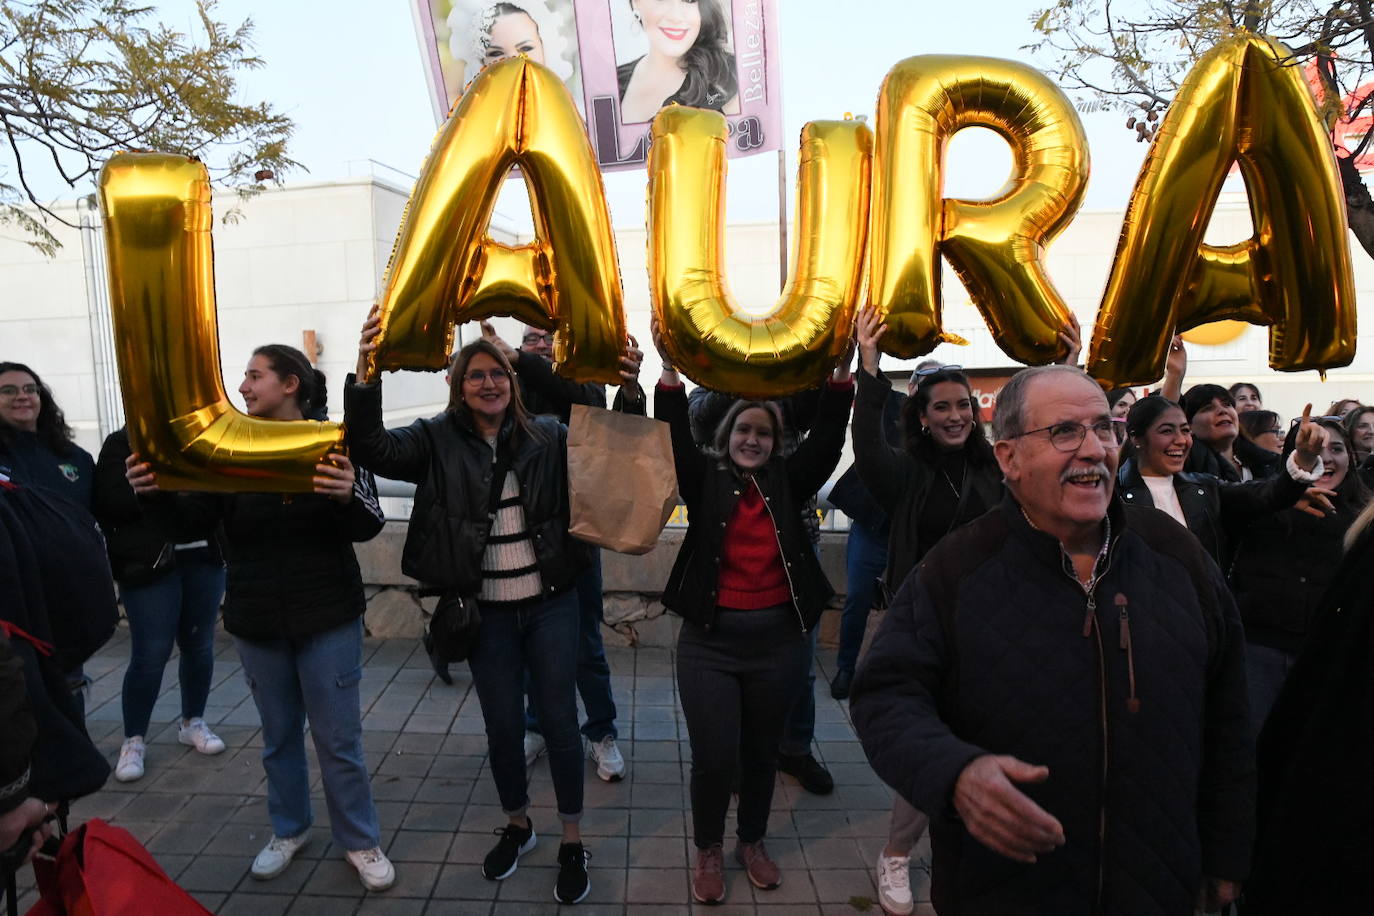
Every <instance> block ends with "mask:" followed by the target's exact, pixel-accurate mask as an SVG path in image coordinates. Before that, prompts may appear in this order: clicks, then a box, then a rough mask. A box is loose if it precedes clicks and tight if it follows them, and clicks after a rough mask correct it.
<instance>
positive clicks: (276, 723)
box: [238, 618, 381, 852]
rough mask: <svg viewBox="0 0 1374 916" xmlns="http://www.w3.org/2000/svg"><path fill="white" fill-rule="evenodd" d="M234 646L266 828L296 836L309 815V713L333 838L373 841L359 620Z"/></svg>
mask: <svg viewBox="0 0 1374 916" xmlns="http://www.w3.org/2000/svg"><path fill="white" fill-rule="evenodd" d="M238 647H239V658H240V659H241V660H242V661H243V673H244V676H245V677H247V679H248V686H249V687H250V688H251V689H252V691H253V702H255V703H256V704H257V706H258V716H259V717H260V718H261V719H262V745H263V747H262V767H263V769H264V770H266V771H267V811H268V813H269V815H270V816H271V818H272V832H273V833H274V834H276V835H277V836H279V837H294V836H299V835H300V834H302V833H304V832H305V831H306V830H307V829H308V828H309V827H310V824H311V822H312V821H313V816H312V815H311V811H310V769H309V766H308V765H307V763H306V759H305V723H306V721H307V720H308V721H309V722H310V737H311V738H312V739H313V740H314V742H315V751H316V753H317V755H318V757H319V761H320V775H321V776H322V777H323V781H324V800H325V804H326V805H327V806H328V807H329V826H330V829H331V831H332V832H333V834H334V842H335V843H337V844H338V845H339V846H341V847H343V848H344V849H345V850H347V851H350V852H352V851H355V850H359V849H371V848H372V847H374V846H377V845H379V843H380V840H381V831H380V829H379V828H378V826H377V806H376V805H375V804H373V802H372V784H371V782H370V781H369V779H368V772H367V764H366V762H365V761H364V760H363V720H362V710H361V704H360V701H359V696H358V682H359V681H360V680H361V679H362V676H363V622H362V619H361V618H359V619H357V620H351V621H349V622H348V623H345V624H343V625H341V626H337V627H334V628H333V629H332V630H325V631H324V632H323V633H315V634H312V635H310V636H304V637H301V638H298V639H270V640H264V641H258V640H249V639H242V638H240V639H239V640H238Z"/></svg>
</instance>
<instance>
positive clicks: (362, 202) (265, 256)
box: [0, 176, 1374, 450]
mask: <svg viewBox="0 0 1374 916" xmlns="http://www.w3.org/2000/svg"><path fill="white" fill-rule="evenodd" d="M406 194H407V190H406V189H403V188H401V187H399V186H397V185H394V184H390V183H387V182H384V181H382V180H379V179H377V178H375V177H371V176H369V177H364V178H357V179H349V180H345V181H338V182H329V183H320V184H305V185H295V186H292V187H289V188H286V189H282V190H274V191H268V192H265V193H263V194H261V195H260V196H258V197H256V198H253V199H252V200H249V201H247V202H244V203H240V204H238V207H239V209H240V210H241V214H240V218H239V219H237V221H235V222H232V223H229V224H222V223H218V222H217V223H216V226H215V230H214V243H215V284H216V291H217V299H218V314H219V323H220V354H221V363H222V370H223V373H224V377H225V384H226V387H227V389H228V390H229V392H230V396H231V400H233V401H235V402H236V403H237V395H236V394H235V391H236V389H237V387H238V383H239V379H240V378H241V375H242V371H243V370H242V367H243V365H244V363H245V362H246V361H247V358H248V355H249V353H250V352H251V350H252V348H253V347H255V346H257V345H259V344H263V343H269V342H284V343H291V344H293V345H297V346H299V345H300V344H301V339H302V332H304V331H306V330H314V331H315V332H316V334H317V339H318V341H319V342H320V344H321V347H322V349H321V354H320V368H321V369H323V370H324V371H325V373H326V374H327V375H328V377H329V380H330V385H329V387H330V394H331V397H330V405H331V408H332V410H331V413H332V414H333V415H335V416H336V417H337V416H338V415H339V412H340V409H341V407H342V403H341V401H342V399H341V396H340V391H341V387H342V383H343V378H344V375H345V374H346V373H347V372H349V371H351V369H352V368H353V365H354V362H355V359H356V349H355V346H356V341H357V332H358V327H359V326H360V324H361V323H362V319H363V316H364V315H365V314H366V313H367V310H368V308H369V307H370V306H371V304H372V302H373V300H374V298H375V296H376V294H377V292H378V290H379V289H380V286H381V282H382V277H383V273H384V271H385V268H386V264H387V261H388V259H389V257H390V254H391V248H392V242H393V239H394V236H395V233H396V231H397V228H398V227H399V224H400V220H401V216H402V213H403V210H404V207H405V202H406ZM233 203H234V201H233V199H232V198H231V197H227V196H225V195H221V196H220V197H219V198H217V200H216V210H217V212H222V211H223V210H226V209H228V208H229V207H230V205H231V204H233ZM502 206H503V207H509V206H510V205H509V204H507V203H505V202H504V201H503V203H502ZM62 213H63V214H64V215H65V216H67V217H69V218H70V219H72V220H73V221H74V222H75V221H77V218H78V216H79V215H80V211H78V209H77V207H76V205H70V206H68V207H66V208H64V209H63V210H62ZM1121 220H1122V215H1121V214H1120V213H1116V212H1103V211H1097V212H1084V213H1080V214H1079V216H1078V218H1077V219H1076V220H1074V222H1073V223H1072V224H1071V225H1070V226H1069V227H1068V228H1067V229H1066V230H1065V232H1064V233H1063V235H1062V236H1061V237H1060V238H1059V239H1058V240H1056V242H1055V243H1054V245H1053V246H1052V247H1051V248H1050V252H1049V256H1048V264H1049V272H1050V275H1051V277H1052V278H1053V280H1054V282H1055V283H1056V284H1057V286H1058V287H1059V289H1060V291H1061V292H1062V293H1063V295H1064V296H1065V299H1066V300H1067V302H1068V303H1069V305H1070V307H1071V308H1072V309H1073V310H1074V312H1075V313H1076V314H1077V315H1078V317H1079V320H1080V322H1082V324H1083V325H1084V327H1085V335H1086V333H1087V329H1088V328H1090V327H1091V323H1092V320H1093V318H1094V316H1095V315H1096V312H1097V306H1098V301H1099V299H1100V297H1101V294H1102V290H1103V288H1104V286H1105V284H1106V279H1107V274H1108V271H1109V269H1110V266H1111V259H1112V256H1113V254H1114V248H1115V245H1116V240H1117V237H1118V235H1119V233H1120V230H1121ZM511 225H512V224H511V223H510V222H509V221H508V220H506V219H505V218H504V217H498V220H497V225H496V226H495V227H494V228H493V234H494V236H495V237H496V238H498V240H500V241H503V242H508V243H512V244H515V243H519V242H523V241H527V240H528V236H521V235H520V234H518V233H516V232H515V231H513V230H512V228H511ZM54 231H55V232H56V234H57V235H58V237H59V239H60V240H61V241H62V242H63V247H62V249H61V250H60V251H59V252H58V254H57V256H56V257H54V258H51V259H49V258H46V257H44V256H43V255H41V254H40V253H38V252H36V251H34V250H33V249H32V248H30V247H28V246H27V245H25V244H24V243H23V241H22V240H21V239H17V238H15V237H14V235H13V233H11V236H10V237H7V238H4V239H0V359H13V360H18V361H21V362H27V363H29V364H30V365H31V366H33V368H34V369H35V370H37V371H38V372H39V373H40V374H41V375H42V376H43V378H44V380H45V381H47V382H48V383H49V384H50V385H51V386H52V387H53V389H54V391H55V393H56V396H57V399H58V402H59V403H60V404H61V405H62V407H63V409H64V410H65V411H66V413H67V417H68V420H69V422H71V423H72V425H73V426H74V427H75V428H76V430H77V433H78V438H79V441H80V442H81V444H82V445H83V446H84V447H86V448H88V449H91V450H95V449H97V448H98V447H99V444H100V433H101V430H100V412H99V400H100V394H101V392H100V385H101V378H102V374H101V370H102V367H101V366H100V365H99V362H100V360H101V348H100V346H99V342H98V337H99V333H100V332H99V324H98V322H95V321H93V318H92V316H93V314H95V313H96V312H97V311H98V307H97V305H96V304H94V302H93V297H92V296H91V295H89V294H88V288H87V287H88V283H87V275H88V271H87V265H86V261H85V259H84V258H83V245H82V238H81V233H80V232H79V231H77V230H75V229H70V228H66V227H61V226H54ZM1249 232H1250V226H1249V218H1248V212H1247V210H1246V205H1245V201H1244V198H1243V196H1242V195H1238V194H1228V195H1224V196H1223V199H1222V201H1221V202H1220V203H1219V205H1218V208H1217V213H1216V216H1215V218H1214V220H1213V229H1212V231H1211V234H1210V235H1209V241H1213V242H1217V243H1222V242H1230V241H1235V240H1237V239H1239V238H1241V237H1243V236H1245V235H1248V234H1249ZM89 237H90V238H91V239H93V240H98V238H99V236H98V234H92V235H90V236H89ZM1351 244H1352V250H1353V252H1354V254H1353V257H1354V263H1355V280H1356V287H1357V290H1358V293H1359V300H1360V302H1361V303H1362V304H1363V303H1368V302H1374V261H1371V259H1370V258H1368V257H1367V256H1366V255H1365V254H1364V253H1363V251H1362V250H1361V249H1359V247H1358V245H1356V244H1355V243H1354V241H1353V239H1352V241H1351ZM617 247H618V252H619V257H620V266H621V275H622V278H623V282H624V288H625V305H626V311H627V319H628V324H629V328H630V332H631V333H632V334H634V335H635V336H636V337H638V339H639V341H640V343H641V346H642V347H643V348H644V349H645V350H646V352H647V353H648V356H647V357H646V366H645V371H644V380H645V381H646V383H648V384H652V381H653V380H654V379H655V378H656V376H657V373H658V362H657V358H656V356H655V355H654V354H652V352H651V351H652V346H651V345H650V342H649V284H648V274H647V264H646V259H647V248H646V244H645V231H644V229H643V227H642V226H634V227H627V228H622V229H620V230H618V231H617ZM726 267H727V271H728V278H729V285H730V288H731V290H732V292H733V294H734V296H735V298H736V300H737V301H738V302H739V303H740V305H741V306H742V307H744V308H745V309H747V310H750V311H756V312H761V311H766V310H767V309H768V308H770V307H771V305H772V303H773V302H774V301H775V299H776V297H777V294H778V289H779V276H778V232H777V226H776V225H775V224H772V223H763V224H737V225H732V226H730V227H729V228H728V229H727V233H726ZM96 286H97V287H99V286H100V284H96ZM100 293H101V294H102V295H103V289H101V290H100ZM944 297H945V308H944V321H945V326H946V328H947V329H948V330H950V331H953V332H954V333H957V334H960V335H962V336H964V337H966V338H968V339H969V340H970V345H969V346H968V347H956V346H953V345H948V344H946V345H942V346H941V347H939V348H938V349H937V350H936V351H935V353H934V354H933V355H934V356H935V357H937V358H939V359H942V360H944V361H946V362H954V363H959V364H961V365H965V366H970V367H994V366H1008V365H1009V364H1010V360H1009V359H1008V358H1007V357H1006V356H1005V355H1003V354H1002V353H1001V351H1000V350H998V349H997V348H996V346H995V345H994V344H993V343H992V340H991V336H990V334H989V333H988V332H987V330H986V328H985V327H984V325H983V323H982V319H981V317H980V316H979V314H978V312H977V310H976V309H974V308H973V307H972V305H971V304H969V300H968V296H967V294H966V293H965V292H964V290H963V288H962V286H961V284H960V283H959V281H958V278H957V277H956V276H955V275H954V273H953V272H952V271H949V270H947V271H946V273H945V278H944ZM1362 310H1363V311H1364V312H1365V314H1364V315H1363V316H1362V317H1363V318H1365V319H1366V320H1364V321H1362V322H1361V336H1360V348H1359V355H1358V356H1357V358H1356V362H1355V364H1354V365H1353V366H1351V367H1350V368H1348V369H1340V370H1334V371H1332V372H1331V373H1329V375H1328V380H1327V381H1326V382H1325V383H1322V382H1321V381H1319V380H1318V378H1317V375H1316V373H1312V372H1307V373H1300V374H1295V375H1290V374H1283V373H1276V372H1272V371H1271V370H1269V369H1268V367H1267V331H1266V329H1263V328H1250V329H1247V330H1246V331H1245V332H1244V333H1243V334H1242V335H1241V336H1240V337H1239V338H1238V339H1237V340H1236V341H1234V342H1232V343H1230V344H1226V345H1224V346H1220V347H1196V346H1194V347H1190V370H1189V382H1201V381H1220V382H1225V383H1230V382H1232V381H1236V380H1240V379H1245V380H1250V381H1254V382H1256V383H1257V384H1259V385H1260V386H1261V388H1262V389H1263V391H1264V394H1265V400H1266V403H1267V404H1268V405H1269V406H1272V407H1274V408H1275V409H1277V410H1278V411H1279V412H1280V413H1281V414H1283V415H1284V416H1285V417H1291V416H1293V415H1294V414H1295V413H1297V412H1298V411H1300V410H1301V407H1302V404H1304V403H1306V402H1307V401H1309V400H1310V401H1312V402H1313V404H1314V405H1315V408H1316V409H1317V410H1318V411H1320V410H1323V409H1324V408H1325V407H1326V405H1327V404H1328V403H1330V402H1331V401H1332V400H1335V399H1336V398H1337V397H1344V396H1353V397H1360V398H1362V399H1365V400H1374V339H1371V338H1374V312H1371V311H1370V310H1369V308H1368V307H1365V308H1364V309H1362ZM496 324H497V328H498V330H499V331H500V332H501V333H502V334H503V335H505V336H506V337H507V339H508V340H511V341H512V342H514V341H515V339H516V338H517V337H518V335H519V327H518V326H517V325H516V324H515V323H514V322H513V321H510V320H498V321H497V322H496ZM463 333H464V334H465V335H466V339H471V336H472V335H473V334H475V333H476V329H475V327H468V328H466V329H464V332H463ZM1085 343H1086V341H1085ZM896 365H898V366H900V365H901V364H896ZM386 386H387V395H386V403H387V407H388V422H401V421H403V420H405V419H408V418H409V417H413V416H417V415H422V414H428V413H432V412H436V411H437V410H439V409H440V408H441V407H442V404H443V403H444V400H445V397H446V394H445V391H444V389H443V383H442V379H441V377H440V376H438V375H437V374H430V373H394V374H391V375H389V376H388V377H387V381H386ZM115 419H117V418H115Z"/></svg>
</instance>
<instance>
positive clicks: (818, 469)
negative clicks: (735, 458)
mask: <svg viewBox="0 0 1374 916" xmlns="http://www.w3.org/2000/svg"><path fill="white" fill-rule="evenodd" d="M853 403H854V385H853V383H852V382H851V383H841V384H835V383H832V382H826V384H825V385H824V386H822V388H821V392H820V400H819V402H818V405H817V408H816V415H815V418H814V420H813V422H812V424H811V433H810V435H808V436H807V437H806V438H805V439H803V440H802V441H801V444H800V445H798V446H797V450H796V451H795V452H793V453H792V455H791V456H790V457H789V458H788V459H787V476H788V479H789V481H790V483H791V487H792V492H793V493H795V494H797V495H798V496H799V497H810V496H814V495H815V493H816V491H818V490H819V489H820V488H821V487H822V486H824V484H825V482H826V481H827V480H829V479H830V475H831V474H833V473H835V468H836V466H838V465H839V463H840V454H841V453H842V452H843V451H844V434H845V430H846V428H847V427H848V426H849V407H850V405H851V404H853ZM775 447H776V446H775Z"/></svg>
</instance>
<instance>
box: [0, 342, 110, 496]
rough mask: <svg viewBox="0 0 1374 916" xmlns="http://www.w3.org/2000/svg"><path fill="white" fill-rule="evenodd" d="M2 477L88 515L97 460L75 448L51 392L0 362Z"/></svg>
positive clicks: (31, 375) (33, 376)
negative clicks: (52, 494)
mask: <svg viewBox="0 0 1374 916" xmlns="http://www.w3.org/2000/svg"><path fill="white" fill-rule="evenodd" d="M0 474H4V475H5V476H7V477H9V478H11V479H13V480H14V481H16V482H18V483H23V484H26V485H28V486H37V487H44V488H46V489H48V490H52V491H53V492H55V493H60V494H62V495H63V496H65V497H66V498H67V499H70V500H71V501H72V502H74V503H76V504H77V505H79V506H81V507H82V508H83V509H86V510H90V509H91V506H92V497H93V494H94V483H95V459H94V458H92V457H91V453H90V452H88V451H86V450H85V449H84V448H82V447H81V446H79V445H77V444H76V440H75V438H74V436H73V434H72V428H71V427H70V426H68V425H67V419H66V417H64V416H63V414H62V408H60V407H58V406H57V401H56V400H55V399H54V398H53V396H52V391H51V390H50V389H49V388H48V386H47V385H45V384H43V380H42V379H40V378H39V377H38V373H36V372H34V371H33V370H32V369H30V368H29V367H28V366H26V365H24V364H23V363H15V362H0Z"/></svg>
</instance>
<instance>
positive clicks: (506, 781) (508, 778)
mask: <svg viewBox="0 0 1374 916" xmlns="http://www.w3.org/2000/svg"><path fill="white" fill-rule="evenodd" d="M577 630H578V610H577V592H576V591H573V590H571V589H570V590H568V591H566V592H564V593H562V594H561V595H556V596H555V597H553V598H549V599H548V600H546V601H534V602H530V603H527V604H522V605H520V606H518V607H516V608H510V609H506V608H492V607H490V606H487V607H483V608H482V625H481V627H480V628H479V629H478V631H477V644H476V645H475V646H473V649H472V654H471V655H470V656H469V657H468V667H469V668H470V669H471V670H472V684H473V687H475V688H476V690H477V701H478V702H479V703H480V704H481V705H482V720H483V721H484V722H485V723H486V728H487V754H488V757H489V758H490V761H491V775H492V778H494V779H495V780H496V793H497V795H499V796H500V798H501V810H503V811H504V812H505V813H506V814H507V815H508V816H510V817H518V816H520V815H523V814H524V813H525V809H526V808H527V807H528V806H529V803H530V798H529V791H528V789H529V783H528V777H527V774H526V772H525V717H524V710H523V709H522V706H523V705H524V704H523V702H522V701H523V699H524V692H525V691H524V672H525V671H526V670H527V669H528V671H529V673H530V692H531V695H532V696H533V698H534V708H535V711H536V712H537V714H538V716H539V721H540V723H541V724H542V725H543V727H544V742H545V744H547V746H548V749H549V771H550V773H551V774H552V775H553V792H554V796H555V798H556V799H557V801H558V816H559V817H560V818H562V819H563V820H565V821H577V820H579V819H580V818H581V817H582V739H581V737H580V736H579V735H578V733H577V692H576V691H577V654H578V653H577V651H576V648H575V647H576V646H577Z"/></svg>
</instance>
